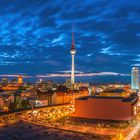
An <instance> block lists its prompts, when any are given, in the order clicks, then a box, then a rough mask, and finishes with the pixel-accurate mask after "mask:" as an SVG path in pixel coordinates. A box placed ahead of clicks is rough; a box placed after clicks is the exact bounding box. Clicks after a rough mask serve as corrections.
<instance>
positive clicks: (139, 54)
mask: <svg viewBox="0 0 140 140" xmlns="http://www.w3.org/2000/svg"><path fill="white" fill-rule="evenodd" d="M72 22H74V26H75V47H76V50H77V53H76V56H75V67H76V71H77V73H78V74H79V73H80V74H83V76H84V75H86V74H92V75H90V76H89V75H86V76H89V77H92V76H94V74H95V75H98V76H99V75H100V76H102V73H104V72H108V73H109V74H107V75H112V76H114V75H113V74H114V73H116V74H118V75H121V76H127V75H129V74H130V70H131V68H132V67H133V66H140V1H139V0H137V1H134V0H129V1H128V0H114V1H112V0H94V1H93V0H77V1H76V2H75V0H70V1H67V0H60V1H58V0H4V1H3V0H1V1H0V67H1V70H0V74H1V75H3V74H21V73H22V74H25V75H29V76H38V77H39V76H40V75H41V76H42V77H43V76H46V77H52V74H60V75H63V74H66V73H67V71H69V70H70V68H71V55H70V53H69V50H70V47H71V32H72ZM99 73H101V74H99ZM124 74H126V75H124ZM105 75H106V73H105ZM56 77H57V78H58V77H60V76H59V75H56ZM83 78H84V77H83ZM77 79H78V77H77Z"/></svg>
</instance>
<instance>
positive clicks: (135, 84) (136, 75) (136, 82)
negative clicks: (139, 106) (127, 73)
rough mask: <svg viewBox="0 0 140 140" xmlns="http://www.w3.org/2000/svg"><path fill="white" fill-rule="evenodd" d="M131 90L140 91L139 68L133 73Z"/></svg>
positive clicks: (135, 68) (133, 69)
mask: <svg viewBox="0 0 140 140" xmlns="http://www.w3.org/2000/svg"><path fill="white" fill-rule="evenodd" d="M131 89H132V90H139V68H138V67H133V68H132V71H131Z"/></svg>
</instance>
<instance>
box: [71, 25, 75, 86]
mask: <svg viewBox="0 0 140 140" xmlns="http://www.w3.org/2000/svg"><path fill="white" fill-rule="evenodd" d="M70 53H71V56H72V64H71V84H72V85H73V84H74V83H75V79H74V55H75V53H76V49H75V45H74V26H73V31H72V46H71V49H70Z"/></svg>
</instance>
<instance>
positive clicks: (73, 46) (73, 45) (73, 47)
mask: <svg viewBox="0 0 140 140" xmlns="http://www.w3.org/2000/svg"><path fill="white" fill-rule="evenodd" d="M71 49H75V44H74V23H72V47H71Z"/></svg>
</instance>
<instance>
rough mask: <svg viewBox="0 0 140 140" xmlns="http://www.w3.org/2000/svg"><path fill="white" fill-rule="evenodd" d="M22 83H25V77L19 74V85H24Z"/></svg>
mask: <svg viewBox="0 0 140 140" xmlns="http://www.w3.org/2000/svg"><path fill="white" fill-rule="evenodd" d="M22 83H23V78H22V76H21V75H19V76H18V84H19V85H22Z"/></svg>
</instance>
